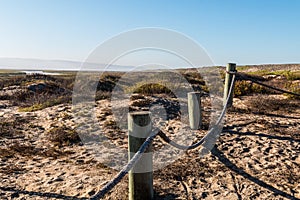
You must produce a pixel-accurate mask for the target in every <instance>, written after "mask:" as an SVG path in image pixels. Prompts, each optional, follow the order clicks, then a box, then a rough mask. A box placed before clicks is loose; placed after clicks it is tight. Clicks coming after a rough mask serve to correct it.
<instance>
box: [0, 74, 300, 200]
mask: <svg viewBox="0 0 300 200" xmlns="http://www.w3.org/2000/svg"><path fill="white" fill-rule="evenodd" d="M226 73H229V74H232V75H233V77H232V82H231V86H230V89H229V94H230V93H232V92H233V89H234V88H233V87H234V81H235V78H236V76H239V77H241V78H243V79H244V80H249V81H251V82H254V83H256V84H259V85H262V86H264V87H267V88H270V89H273V90H276V91H279V92H282V93H287V94H291V95H295V96H300V94H298V93H294V92H290V91H287V90H283V89H280V88H276V87H273V86H270V85H267V84H264V83H261V82H260V81H257V80H255V79H253V78H251V77H248V76H246V75H243V74H241V73H238V72H237V71H230V72H229V71H226ZM66 90H67V91H68V89H66ZM204 95H205V94H204ZM229 99H230V95H228V97H227V99H226V102H225V105H224V107H223V109H222V112H221V114H220V116H219V118H218V120H217V122H216V124H215V125H214V126H213V127H212V128H211V129H210V130H209V131H208V133H207V134H206V135H205V136H204V137H203V138H202V139H201V140H200V141H198V142H196V143H195V144H192V145H189V146H185V145H181V144H177V143H176V142H174V141H172V140H171V139H170V138H169V137H168V136H167V135H166V134H165V133H164V132H163V131H162V130H159V129H158V128H155V129H154V130H153V131H152V132H151V134H150V136H149V137H147V138H146V140H145V142H144V143H143V144H142V145H141V147H140V148H139V150H138V151H137V152H136V153H135V155H134V156H133V157H132V159H131V160H130V161H129V162H128V163H127V165H125V166H124V167H123V169H122V170H121V171H120V172H119V173H118V174H117V175H116V176H115V177H114V178H113V179H112V180H111V181H109V182H108V183H107V184H106V185H105V186H104V187H102V188H101V190H100V191H98V192H97V193H96V194H95V195H94V196H93V197H91V198H90V199H91V200H98V199H100V198H103V197H104V196H105V195H106V194H107V193H108V192H109V191H110V190H112V189H113V188H114V187H115V186H116V185H117V184H118V183H119V182H120V181H121V180H122V179H123V178H124V176H125V175H126V174H127V173H128V172H129V171H130V170H131V169H132V168H133V167H134V166H135V165H136V163H137V162H138V161H139V160H140V159H141V157H142V154H143V153H144V152H145V151H146V150H147V148H148V147H149V145H150V144H151V143H152V141H153V139H154V138H155V137H156V136H157V135H159V136H160V137H161V138H162V140H163V141H164V142H166V143H168V144H169V145H171V146H173V147H175V148H177V149H180V150H190V149H195V148H197V147H199V146H200V145H202V144H203V143H204V145H203V146H204V147H206V148H208V147H207V146H211V145H214V142H215V139H217V138H218V136H219V132H220V128H221V127H220V124H221V122H222V121H223V119H224V117H225V113H226V108H227V105H228V102H229ZM0 189H1V190H4V191H12V192H15V193H18V194H26V195H30V196H43V197H49V198H59V199H70V200H71V199H74V200H75V199H80V200H85V199H87V198H77V197H69V196H64V195H60V194H55V193H40V192H30V191H20V190H16V189H12V188H4V187H0Z"/></svg>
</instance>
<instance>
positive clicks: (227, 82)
mask: <svg viewBox="0 0 300 200" xmlns="http://www.w3.org/2000/svg"><path fill="white" fill-rule="evenodd" d="M226 71H227V72H235V71H236V64H235V63H228V64H227V66H226ZM227 72H226V75H225V86H224V98H223V105H225V103H226V100H227V97H228V96H229V95H230V96H229V100H228V105H227V107H231V106H232V103H233V90H234V85H233V90H232V91H231V93H230V94H229V90H230V86H231V81H232V76H233V75H232V74H229V73H227Z"/></svg>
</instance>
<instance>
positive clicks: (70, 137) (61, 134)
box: [48, 126, 81, 146]
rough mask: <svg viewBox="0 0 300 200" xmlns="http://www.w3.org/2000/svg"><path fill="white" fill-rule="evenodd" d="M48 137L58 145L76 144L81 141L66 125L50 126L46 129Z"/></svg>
mask: <svg viewBox="0 0 300 200" xmlns="http://www.w3.org/2000/svg"><path fill="white" fill-rule="evenodd" d="M48 138H49V140H50V141H51V142H53V143H54V144H55V145H58V146H63V145H72V144H77V143H80V141H81V139H80V137H79V135H78V133H77V132H76V131H75V130H73V129H70V128H68V127H66V126H60V127H54V128H52V129H51V130H49V131H48Z"/></svg>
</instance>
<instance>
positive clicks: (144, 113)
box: [128, 111, 150, 116]
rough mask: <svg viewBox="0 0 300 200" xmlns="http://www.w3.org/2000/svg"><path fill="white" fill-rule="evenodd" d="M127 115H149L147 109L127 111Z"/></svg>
mask: <svg viewBox="0 0 300 200" xmlns="http://www.w3.org/2000/svg"><path fill="white" fill-rule="evenodd" d="M128 114H129V115H131V116H133V115H150V112H149V111H135V112H130V113H128Z"/></svg>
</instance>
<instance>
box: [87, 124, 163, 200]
mask: <svg viewBox="0 0 300 200" xmlns="http://www.w3.org/2000/svg"><path fill="white" fill-rule="evenodd" d="M157 132H158V129H154V130H153V131H152V133H151V134H150V136H149V137H147V139H146V140H145V142H144V143H143V144H142V146H141V147H140V148H139V150H138V151H137V152H136V153H135V154H134V156H133V157H132V158H131V160H130V161H129V162H128V164H127V165H126V166H124V167H123V169H122V170H121V171H120V172H119V173H118V174H117V175H116V176H115V178H113V179H112V180H111V181H110V182H108V183H107V184H106V185H105V186H104V187H102V189H101V190H100V191H99V192H98V193H97V194H96V195H94V196H93V197H91V198H90V199H91V200H98V199H100V198H102V197H104V195H105V194H107V193H108V192H109V191H110V190H111V189H113V188H114V187H115V186H116V185H117V184H118V183H119V182H120V181H121V180H122V178H123V177H124V176H125V175H126V174H127V173H128V172H129V171H130V170H131V169H132V168H133V167H134V166H135V164H136V163H137V162H138V161H139V160H140V158H141V157H142V154H143V153H144V152H145V151H146V150H147V148H148V146H149V145H150V144H151V142H152V141H153V139H154V138H155V137H156V135H157Z"/></svg>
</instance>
